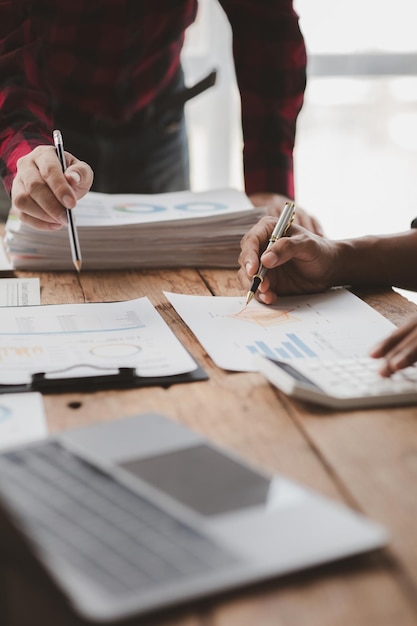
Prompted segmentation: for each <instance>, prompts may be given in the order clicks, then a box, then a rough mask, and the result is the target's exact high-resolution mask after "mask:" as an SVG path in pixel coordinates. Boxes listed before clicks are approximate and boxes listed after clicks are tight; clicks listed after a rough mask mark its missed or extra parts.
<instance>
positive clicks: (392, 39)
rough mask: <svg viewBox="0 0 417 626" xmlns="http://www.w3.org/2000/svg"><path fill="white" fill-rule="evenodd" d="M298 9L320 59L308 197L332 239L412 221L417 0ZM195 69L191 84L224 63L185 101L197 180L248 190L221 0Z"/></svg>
mask: <svg viewBox="0 0 417 626" xmlns="http://www.w3.org/2000/svg"><path fill="white" fill-rule="evenodd" d="M295 8H296V11H297V13H298V15H299V17H300V26H301V30H302V32H303V35H304V37H305V41H306V46H307V51H308V59H309V60H308V80H307V90H306V94H305V103H304V107H303V109H302V112H301V114H300V117H299V121H298V126H297V139H296V149H295V184H296V200H297V202H298V204H299V205H300V206H303V207H304V208H305V209H307V210H308V211H309V212H310V213H313V214H314V215H316V216H317V217H318V218H319V219H320V221H321V223H322V225H323V226H324V228H325V232H326V234H327V236H329V237H332V238H341V237H350V236H357V235H362V234H367V233H373V234H383V233H391V232H396V231H402V230H405V229H407V228H408V226H409V224H410V221H411V220H412V219H413V218H414V217H416V216H417V37H416V34H415V25H416V23H417V20H416V18H417V3H416V0H397V1H396V2H395V3H392V2H388V1H382V2H381V0H365V2H364V1H363V0H338V2H337V3H335V2H334V0H314V2H311V0H295ZM184 67H185V71H186V77H187V82H189V83H192V82H194V81H196V80H198V79H199V78H201V77H202V76H203V75H204V74H205V73H206V72H208V71H209V70H210V69H211V68H212V67H216V68H218V71H219V73H218V83H217V86H216V87H215V88H213V89H211V90H210V91H208V92H206V93H205V94H203V95H201V96H199V97H198V98H196V99H195V100H192V101H191V102H190V103H189V104H188V105H187V109H186V115H187V118H188V124H189V129H190V151H191V163H192V172H191V177H192V188H193V189H194V190H195V191H198V190H203V189H208V188H220V187H230V186H232V187H236V188H238V189H242V188H243V176H242V165H241V147H242V137H241V129H240V104H239V94H238V91H237V87H236V80H235V74H234V68H233V60H232V53H231V33H230V28H229V25H228V22H227V20H226V18H225V16H224V14H223V12H222V9H221V7H220V6H219V4H218V2H217V1H216V0H200V9H199V15H198V19H197V22H196V23H195V24H194V25H193V26H192V27H191V28H190V29H189V31H188V34H187V40H186V45H185V49H184ZM416 271H417V268H416ZM401 293H402V294H403V295H405V296H406V297H408V298H409V299H410V300H413V301H415V302H417V294H415V293H410V292H405V291H401Z"/></svg>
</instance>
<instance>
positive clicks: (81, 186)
mask: <svg viewBox="0 0 417 626" xmlns="http://www.w3.org/2000/svg"><path fill="white" fill-rule="evenodd" d="M65 154H66V158H67V165H68V167H67V169H66V170H65V178H66V179H67V181H68V182H69V184H70V185H71V187H72V189H73V191H74V192H75V195H76V197H77V199H78V200H79V199H80V198H82V197H83V196H84V195H85V194H86V193H87V191H89V190H90V189H91V185H92V184H93V180H94V172H93V170H92V169H91V167H90V166H89V165H88V164H87V163H85V162H84V161H79V160H78V159H76V158H75V157H74V156H72V154H70V153H69V152H66V153H65Z"/></svg>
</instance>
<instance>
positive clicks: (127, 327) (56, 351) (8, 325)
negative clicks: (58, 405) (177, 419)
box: [0, 298, 197, 385]
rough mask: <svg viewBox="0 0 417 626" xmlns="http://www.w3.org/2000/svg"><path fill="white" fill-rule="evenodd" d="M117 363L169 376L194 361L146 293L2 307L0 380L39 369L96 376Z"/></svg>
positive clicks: (23, 378) (20, 378)
mask: <svg viewBox="0 0 417 626" xmlns="http://www.w3.org/2000/svg"><path fill="white" fill-rule="evenodd" d="M74 368H75V372H74ZM118 368H133V369H134V371H135V373H136V375H137V376H140V377H168V376H175V375H178V374H183V373H186V372H192V371H193V370H195V369H196V368H197V364H196V362H195V361H194V359H192V358H191V356H190V355H189V353H188V352H187V350H185V348H184V347H183V345H182V344H181V343H180V341H179V340H178V339H177V338H176V336H175V335H174V333H173V332H172V331H171V330H170V328H169V327H168V325H167V324H166V323H165V321H164V320H163V319H162V317H161V316H160V315H159V313H158V312H157V311H156V309H155V308H154V306H153V305H152V303H151V302H150V301H149V300H148V299H147V298H139V299H137V300H130V301H125V302H105V303H87V304H57V305H44V306H27V307H7V308H0V384H1V385H7V384H9V385H11V384H19V383H28V382H30V380H31V377H32V374H34V373H38V372H50V373H52V374H57V375H58V377H59V378H65V377H72V376H74V375H75V374H79V375H82V376H96V377H97V376H100V375H101V374H102V375H106V374H108V373H111V372H112V371H113V370H114V371H116V372H117V370H118Z"/></svg>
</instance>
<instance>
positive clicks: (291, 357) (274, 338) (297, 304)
mask: <svg viewBox="0 0 417 626" xmlns="http://www.w3.org/2000/svg"><path fill="white" fill-rule="evenodd" d="M165 295H166V296H167V298H168V300H170V302H171V304H172V305H173V306H174V308H175V309H176V310H177V312H178V313H179V315H180V316H181V317H182V318H183V320H184V321H185V323H186V324H187V325H188V326H189V327H190V329H191V330H192V331H193V333H194V334H195V335H196V337H197V338H198V340H199V341H200V343H201V344H202V345H203V346H204V348H205V350H206V351H207V353H208V354H209V355H210V356H211V358H212V359H213V361H214V362H215V363H216V365H218V366H219V367H221V368H223V369H227V370H234V371H253V370H254V369H255V368H254V365H253V357H254V356H255V355H257V354H261V355H263V356H267V357H269V358H272V359H276V360H281V361H300V360H302V359H311V358H320V359H329V360H330V359H338V358H344V357H356V356H364V355H366V354H368V352H369V350H370V349H371V347H372V346H373V345H374V344H375V343H376V342H378V341H380V340H381V339H382V338H383V337H385V336H386V335H387V334H388V333H389V332H391V330H392V329H393V327H394V326H393V325H392V324H391V322H389V321H388V320H387V319H385V318H384V317H383V316H382V315H380V314H379V313H377V312H376V311H375V310H374V309H372V308H371V307H370V306H368V305H367V304H365V303H364V302H363V301H362V300H360V299H359V298H357V297H356V296H354V295H353V294H352V293H350V292H349V291H347V290H345V289H339V290H334V291H331V292H327V293H324V294H314V295H311V294H310V295H306V296H294V297H285V298H280V299H279V303H278V304H276V305H273V306H267V305H264V304H260V303H259V302H257V301H252V302H251V303H250V304H249V305H248V306H245V299H244V298H239V297H238V298H236V297H215V298H213V297H212V296H186V295H181V294H174V293H166V294H165Z"/></svg>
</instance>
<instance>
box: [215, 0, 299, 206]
mask: <svg viewBox="0 0 417 626" xmlns="http://www.w3.org/2000/svg"><path fill="white" fill-rule="evenodd" d="M220 3H221V4H222V6H223V8H224V10H225V12H226V15H227V16H228V18H229V21H230V24H231V27H232V32H233V54H234V62H235V68H236V78H237V83H238V86H239V91H240V95H241V111H242V130H243V139H244V152H243V160H244V175H245V189H246V192H247V193H248V194H254V193H259V192H268V193H278V194H282V195H285V196H288V197H290V198H294V178H293V149H294V141H295V131H296V120H297V116H298V113H299V111H300V109H301V106H302V103H303V97H304V89H305V84H306V50H305V44H304V39H303V36H302V33H301V31H300V28H299V24H298V16H297V14H296V13H295V11H294V9H293V6H292V2H291V0H282V1H280V2H259V0H247V1H246V2H244V3H242V2H240V1H239V0H220Z"/></svg>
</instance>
